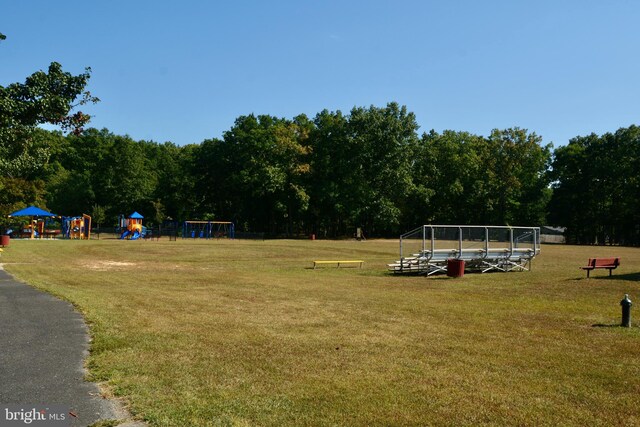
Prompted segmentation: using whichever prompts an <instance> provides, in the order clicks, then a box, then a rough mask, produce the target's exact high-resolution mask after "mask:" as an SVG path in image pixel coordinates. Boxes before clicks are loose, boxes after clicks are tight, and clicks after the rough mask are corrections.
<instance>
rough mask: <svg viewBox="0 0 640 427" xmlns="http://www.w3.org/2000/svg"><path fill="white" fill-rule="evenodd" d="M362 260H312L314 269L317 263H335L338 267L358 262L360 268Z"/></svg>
mask: <svg viewBox="0 0 640 427" xmlns="http://www.w3.org/2000/svg"><path fill="white" fill-rule="evenodd" d="M363 262H364V261H361V260H346V261H344V260H342V261H313V269H314V270H315V269H316V267H317V266H318V265H324V264H336V267H338V268H340V266H341V265H352V264H360V268H362V263H363Z"/></svg>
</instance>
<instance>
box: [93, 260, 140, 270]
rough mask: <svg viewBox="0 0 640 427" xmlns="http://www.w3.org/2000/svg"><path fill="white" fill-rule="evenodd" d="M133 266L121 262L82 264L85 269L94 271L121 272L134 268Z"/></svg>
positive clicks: (132, 264)
mask: <svg viewBox="0 0 640 427" xmlns="http://www.w3.org/2000/svg"><path fill="white" fill-rule="evenodd" d="M135 265H136V263H135V262H122V261H92V262H88V263H85V264H84V266H85V267H86V268H89V269H91V270H96V271H108V270H121V269H127V268H129V267H134V266H135Z"/></svg>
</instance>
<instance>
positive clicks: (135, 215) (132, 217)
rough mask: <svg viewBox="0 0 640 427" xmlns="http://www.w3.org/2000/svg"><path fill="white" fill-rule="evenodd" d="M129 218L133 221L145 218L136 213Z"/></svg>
mask: <svg viewBox="0 0 640 427" xmlns="http://www.w3.org/2000/svg"><path fill="white" fill-rule="evenodd" d="M129 218H131V219H144V217H143V216H142V215H140V214H139V213H138V212H134V213H132V214H131V215H130V216H129Z"/></svg>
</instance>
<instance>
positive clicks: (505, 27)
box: [0, 0, 640, 146]
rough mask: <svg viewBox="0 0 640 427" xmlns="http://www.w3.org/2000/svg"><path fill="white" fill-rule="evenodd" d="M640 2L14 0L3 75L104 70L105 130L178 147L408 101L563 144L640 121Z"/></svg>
mask: <svg viewBox="0 0 640 427" xmlns="http://www.w3.org/2000/svg"><path fill="white" fill-rule="evenodd" d="M639 22H640V1H633V0H608V1H604V0H566V1H565V0H553V1H548V0H536V1H524V0H522V1H519V0H504V1H498V0H485V1H479V0H459V1H456V0H450V1H447V0H441V1H428V0H425V1H419V0H410V1H402V0H397V1H391V0H389V1H381V0H357V1H349V0H341V1H334V0H326V1H311V0H297V1H292V0H281V1H278V0H272V1H257V0H255V1H248V0H245V1H242V0H239V1H222V0H210V1H205V0H202V1H191V0H182V1H175V0H174V1H164V0H154V1H147V0H128V1H121V0H110V1H106V0H105V1H76V0H65V1H51V0H25V1H5V2H3V4H2V5H1V6H0V32H2V33H4V34H5V35H6V36H7V40H5V41H4V42H1V43H0V85H7V84H9V83H13V82H18V81H19V82H23V81H24V79H25V77H27V76H28V75H29V74H31V73H33V72H34V71H36V70H40V69H43V70H46V68H47V67H48V65H49V63H50V62H51V61H57V62H60V63H61V64H62V66H63V69H65V70H66V71H69V72H72V73H74V74H78V73H81V72H82V71H83V70H84V67H87V66H89V67H91V68H92V70H93V72H92V77H91V80H90V82H89V86H88V89H89V90H90V91H91V92H92V94H93V95H95V96H98V97H99V98H100V99H101V102H100V103H99V104H97V105H95V106H91V107H89V108H85V109H84V111H85V112H87V113H89V114H91V115H93V116H94V117H93V119H92V124H91V125H92V126H94V127H98V128H103V127H106V128H108V129H109V130H110V131H112V132H114V133H116V134H128V135H130V136H131V137H132V138H134V139H146V140H153V141H157V142H164V141H172V142H174V143H176V144H180V145H182V144H189V143H200V142H202V141H203V140H204V139H208V138H220V137H221V136H222V134H223V132H224V131H225V130H228V129H229V128H230V127H231V126H233V121H234V119H235V118H237V117H238V116H241V115H246V114H251V113H254V114H270V115H274V116H278V117H286V118H292V117H294V116H296V115H298V114H301V113H304V114H307V115H308V116H310V117H313V116H315V114H317V113H318V112H320V111H322V110H323V109H328V110H332V111H334V110H341V111H343V112H344V113H348V112H349V110H351V108H353V107H354V106H362V107H368V106H370V105H374V106H379V107H383V106H385V105H386V104H387V102H391V101H396V102H398V103H399V104H401V105H406V106H407V108H408V109H409V111H412V112H414V113H415V114H416V117H417V121H418V124H419V125H420V130H421V131H424V132H427V131H429V130H430V129H435V130H436V131H438V132H441V131H442V130H445V129H452V130H457V131H469V132H472V133H476V134H480V135H488V134H489V133H490V131H491V129H493V128H500V129H502V128H507V127H515V126H517V127H521V128H525V129H528V130H529V131H533V132H536V133H537V134H538V135H540V136H542V137H543V139H544V142H545V143H547V142H553V143H554V145H555V146H558V145H564V144H566V143H567V142H568V140H569V139H570V138H572V137H574V136H577V135H587V134H589V133H591V132H595V133H597V134H602V133H605V132H614V131H616V130H617V129H618V128H620V127H627V126H629V125H631V124H640V119H639V113H640V81H639V80H640V55H639V52H640V27H639V26H638V23H639Z"/></svg>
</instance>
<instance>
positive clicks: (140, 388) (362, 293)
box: [0, 240, 640, 426]
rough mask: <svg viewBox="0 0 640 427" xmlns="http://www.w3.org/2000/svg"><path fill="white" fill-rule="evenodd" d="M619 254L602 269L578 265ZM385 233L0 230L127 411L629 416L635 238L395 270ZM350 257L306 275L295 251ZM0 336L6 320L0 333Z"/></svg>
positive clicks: (162, 421)
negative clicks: (338, 236)
mask: <svg viewBox="0 0 640 427" xmlns="http://www.w3.org/2000/svg"><path fill="white" fill-rule="evenodd" d="M590 256H620V257H621V259H622V265H621V267H620V268H618V269H617V270H615V271H614V275H613V277H612V278H609V277H607V272H606V271H602V270H600V271H597V272H595V273H594V274H593V275H592V276H593V277H592V278H591V279H589V280H587V279H586V274H585V272H584V271H582V270H579V269H578V267H579V266H580V265H585V264H586V262H587V258H589V257H590ZM397 257H398V242H397V241H394V240H378V241H376V240H370V241H366V242H356V241H322V240H319V241H293V240H275V241H242V240H235V241H233V240H215V241H193V240H178V241H177V242H169V241H167V240H165V241H162V240H161V241H147V242H143V241H135V242H133V241H132V242H129V241H118V240H100V241H90V242H85V241H12V242H11V244H10V246H9V247H8V248H7V249H5V252H4V253H3V255H2V258H1V259H0V261H2V262H3V263H5V269H6V270H7V271H9V272H10V273H12V274H14V275H15V276H16V277H18V278H19V279H21V280H24V281H26V282H28V283H30V284H32V285H34V286H37V287H39V288H42V289H45V290H47V291H49V292H52V293H54V294H56V295H60V296H61V297H63V298H65V299H67V300H69V301H72V302H73V303H74V304H75V305H76V306H77V307H78V309H79V310H81V311H82V312H83V313H84V315H85V317H86V319H87V321H88V322H89V323H90V327H91V331H92V334H93V343H92V351H91V355H90V357H89V361H88V367H89V369H90V372H91V379H92V380H95V381H101V382H106V383H107V384H108V386H109V388H110V390H111V393H113V394H115V395H117V396H122V397H124V398H125V399H126V401H127V402H128V403H129V404H130V407H131V411H132V412H133V413H134V414H135V415H136V416H137V417H138V418H140V419H144V420H147V421H148V422H149V423H150V424H151V425H158V426H209V425H265V426H275V425H277V426H281V425H295V426H299V425H309V426H325V425H332V426H333V425H340V426H342V425H350V426H351V425H355V426H357V425H554V426H555V425H576V426H584V425H590V426H593V425H603V426H604V425H640V363H639V361H640V328H638V327H637V326H635V325H634V327H632V328H630V329H627V328H621V327H618V326H617V325H618V324H619V323H620V314H621V308H620V305H619V302H620V300H621V299H622V298H623V296H624V294H625V293H628V294H629V295H630V297H631V299H632V300H633V301H634V302H635V306H634V312H633V315H634V319H633V320H635V321H636V323H640V249H635V248H620V247H577V246H554V245H547V246H543V248H542V254H541V255H540V256H539V257H538V258H536V259H535V261H534V263H533V270H532V271H531V272H522V273H515V272H514V273H493V274H483V275H481V274H467V275H465V276H464V277H463V278H456V279H453V278H447V277H430V278H426V277H421V276H415V277H398V276H393V275H392V274H389V273H388V272H387V271H386V264H387V263H389V262H392V261H394V260H395V259H397ZM331 259H362V260H364V261H365V264H364V266H363V268H362V269H359V268H341V269H337V268H321V269H317V270H313V269H311V268H310V267H311V265H312V264H311V261H312V260H331ZM3 333H10V331H3Z"/></svg>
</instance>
